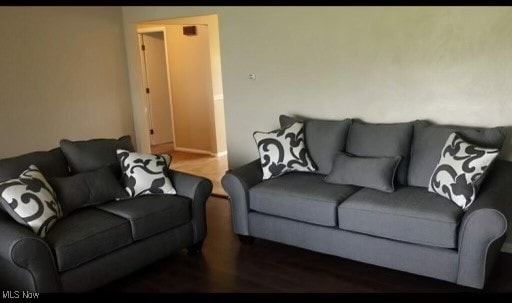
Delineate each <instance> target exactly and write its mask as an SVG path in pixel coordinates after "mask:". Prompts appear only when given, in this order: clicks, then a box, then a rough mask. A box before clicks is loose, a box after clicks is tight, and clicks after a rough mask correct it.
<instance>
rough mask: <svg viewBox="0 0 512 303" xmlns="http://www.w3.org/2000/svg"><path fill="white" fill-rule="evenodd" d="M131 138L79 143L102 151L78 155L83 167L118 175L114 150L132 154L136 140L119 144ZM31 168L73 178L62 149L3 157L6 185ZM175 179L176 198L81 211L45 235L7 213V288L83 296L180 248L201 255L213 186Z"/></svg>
mask: <svg viewBox="0 0 512 303" xmlns="http://www.w3.org/2000/svg"><path fill="white" fill-rule="evenodd" d="M124 138H125V139H126V138H127V140H121V139H120V140H119V141H117V140H103V139H100V140H91V141H78V142H79V144H78V145H75V147H76V146H79V147H84V148H88V147H91V146H92V148H89V149H90V150H93V151H95V152H96V154H95V155H94V157H92V158H91V157H89V158H88V157H85V156H84V155H78V156H79V157H80V161H79V163H80V164H81V165H85V166H89V167H91V168H92V167H94V166H96V167H98V166H112V168H114V170H117V171H119V167H116V166H118V164H116V162H117V161H116V160H115V159H116V158H115V149H116V148H119V147H121V148H127V149H133V147H131V143H130V142H128V143H127V144H124V146H123V144H121V145H122V146H119V145H120V141H129V137H124ZM91 142H92V145H91ZM121 143H122V142H121ZM125 143H126V142H125ZM61 144H62V143H61ZM61 146H62V145H61ZM105 149H107V150H109V149H110V150H111V152H109V153H105V152H104V151H105ZM75 152H80V150H78V151H75ZM30 164H34V165H36V166H37V167H38V168H39V169H40V170H41V172H42V173H43V175H44V176H45V177H46V178H47V179H48V180H49V181H50V180H52V178H62V177H68V176H70V175H71V174H72V173H71V172H70V169H69V166H70V163H68V161H67V158H66V157H65V155H64V154H63V152H62V150H61V148H55V149H53V150H50V151H44V152H32V153H28V154H25V155H21V156H18V157H13V158H7V159H1V160H0V182H2V181H4V180H8V179H11V178H15V177H17V176H18V175H19V174H20V173H21V172H22V171H24V170H25V169H26V168H27V167H28V166H29V165H30ZM170 178H171V181H172V183H173V185H174V187H175V188H176V191H177V194H176V195H168V194H161V195H146V196H141V197H135V198H127V199H123V200H120V201H106V202H105V203H101V204H98V205H93V206H87V207H82V208H80V209H78V210H75V211H73V212H71V213H70V214H68V215H66V216H64V217H63V218H61V219H59V220H58V221H57V222H56V223H55V224H54V225H53V226H52V227H51V229H50V230H49V232H48V233H47V234H46V236H45V237H44V238H41V237H39V236H37V235H36V234H35V233H34V232H33V231H32V230H30V229H29V228H28V227H26V226H23V225H21V224H19V223H17V222H16V221H15V220H14V219H12V218H11V217H10V216H9V215H8V214H7V213H5V212H3V211H0V288H1V289H3V290H30V291H38V292H82V291H87V290H91V289H94V288H96V287H99V286H101V285H104V284H106V283H108V282H111V281H113V280H115V279H118V278H120V277H122V276H125V275H127V274H129V273H131V272H133V271H135V270H137V269H140V268H142V267H143V266H146V265H148V264H150V263H152V262H155V261H156V260H158V259H161V258H164V257H166V256H168V255H169V254H171V253H174V252H177V251H179V250H181V249H184V248H188V249H189V251H192V252H198V251H200V249H201V245H202V243H203V240H204V238H205V236H206V217H205V203H206V200H207V198H208V197H209V195H210V193H211V189H212V183H211V181H209V180H208V179H205V178H201V177H196V176H193V175H189V174H186V173H182V172H178V171H171V172H170ZM50 183H51V182H50ZM80 189H81V188H80V186H78V187H77V188H76V190H80Z"/></svg>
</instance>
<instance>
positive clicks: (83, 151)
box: [60, 136, 134, 178]
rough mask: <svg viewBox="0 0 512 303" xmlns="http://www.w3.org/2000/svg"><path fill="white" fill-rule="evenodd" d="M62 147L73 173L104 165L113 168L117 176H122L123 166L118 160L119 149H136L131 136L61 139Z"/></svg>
mask: <svg viewBox="0 0 512 303" xmlns="http://www.w3.org/2000/svg"><path fill="white" fill-rule="evenodd" d="M60 148H61V149H62V152H63V153H64V156H65V157H66V159H67V160H68V162H69V168H70V169H71V172H72V173H73V174H77V173H84V172H88V171H93V170H97V169H99V168H101V167H103V166H109V167H111V168H112V171H113V172H114V175H115V176H116V177H117V178H120V177H121V166H120V165H119V162H118V160H117V154H116V150H117V149H124V150H128V151H134V148H133V145H132V141H131V137H130V136H123V137H121V138H119V139H103V138H102V139H92V140H87V141H70V140H66V139H63V140H61V141H60Z"/></svg>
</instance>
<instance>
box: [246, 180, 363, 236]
mask: <svg viewBox="0 0 512 303" xmlns="http://www.w3.org/2000/svg"><path fill="white" fill-rule="evenodd" d="M324 177H325V176H324V175H320V174H311V173H296V172H294V173H288V174H286V175H283V176H281V177H279V178H277V179H272V180H268V181H264V182H262V183H259V184H258V185H256V186H254V187H253V188H251V189H250V190H249V195H250V198H249V201H250V202H249V204H250V205H249V208H250V209H251V210H254V211H258V212H261V213H265V214H270V215H276V216H280V217H285V218H289V219H294V220H298V221H304V222H308V223H314V224H319V225H324V226H336V225H337V219H336V217H337V214H336V207H337V206H338V204H339V203H340V202H341V201H343V200H345V199H346V198H347V197H348V196H350V195H351V194H353V193H354V192H356V191H357V190H358V189H359V187H355V186H351V185H339V184H329V183H325V182H324V180H323V179H324Z"/></svg>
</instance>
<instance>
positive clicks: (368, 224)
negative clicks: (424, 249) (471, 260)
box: [338, 186, 463, 248]
mask: <svg viewBox="0 0 512 303" xmlns="http://www.w3.org/2000/svg"><path fill="white" fill-rule="evenodd" d="M462 214H463V211H462V210H461V208H460V207H458V206H457V205H456V204H455V203H453V202H451V201H450V200H448V199H446V198H443V197H441V196H439V195H437V194H434V193H431V192H428V191H427V189H425V188H422V187H412V186H402V187H399V188H398V189H396V190H395V191H394V192H393V193H386V192H382V191H378V190H374V189H369V188H364V189H361V190H360V191H358V192H357V193H355V194H354V195H352V196H350V197H349V198H348V199H347V200H345V201H344V202H343V203H341V204H340V205H339V206H338V222H339V224H338V226H339V227H340V228H341V229H344V230H349V231H355V232H360V233H364V234H369V235H373V236H378V237H383V238H389V239H393V240H399V241H403V242H409V243H415V244H421V245H427V246H435V247H443V248H456V247H457V227H458V223H459V220H460V219H461V217H462Z"/></svg>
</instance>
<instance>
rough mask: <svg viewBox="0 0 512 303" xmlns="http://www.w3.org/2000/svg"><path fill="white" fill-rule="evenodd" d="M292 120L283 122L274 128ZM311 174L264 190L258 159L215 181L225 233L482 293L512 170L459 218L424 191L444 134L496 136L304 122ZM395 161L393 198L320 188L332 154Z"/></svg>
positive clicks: (495, 171) (501, 164) (481, 139)
mask: <svg viewBox="0 0 512 303" xmlns="http://www.w3.org/2000/svg"><path fill="white" fill-rule="evenodd" d="M294 119H295V118H292V117H288V116H284V115H282V116H281V117H280V122H281V126H285V125H286V124H287V123H290V121H293V120H294ZM304 123H305V124H304V125H305V126H304V128H305V131H304V132H305V139H306V145H307V148H308V150H309V152H310V155H311V158H312V160H313V161H314V162H315V163H316V165H317V166H318V171H317V172H316V173H311V172H289V173H286V174H284V175H282V176H280V177H278V178H274V179H270V180H265V181H262V175H263V173H262V166H261V162H260V159H257V160H255V161H252V162H250V163H248V164H246V165H244V166H241V167H238V168H235V169H232V170H230V171H228V172H227V173H226V175H225V176H224V177H223V179H222V185H223V187H224V189H225V190H226V192H227V193H228V196H229V200H230V203H231V209H232V219H233V229H234V232H235V233H236V234H238V235H239V236H240V239H241V240H242V241H243V242H249V243H252V241H253V240H254V238H261V239H267V240H271V241H276V242H281V243H284V244H288V245H293V246H297V247H301V248H305V249H309V250H313V251H317V252H321V253H326V254H331V255H336V256H340V257H344V258H348V259H353V260H357V261H361V262H366V263H370V264H374V265H379V266H384V267H388V268H392V269H396V270H401V271H406V272H410V273H414V274H419V275H424V276H429V277H433V278H437V279H442V280H446V281H449V282H453V283H457V284H459V285H464V286H469V287H473V288H483V287H484V284H485V281H486V278H487V277H488V275H489V273H490V271H491V269H492V266H493V264H494V261H495V260H496V258H497V256H498V254H499V252H500V249H501V246H502V244H503V242H504V240H505V237H506V231H507V219H506V215H507V214H508V213H507V212H508V210H509V208H510V202H511V200H512V183H511V180H512V163H511V162H508V161H505V160H500V159H497V160H495V162H494V163H493V165H492V167H491V168H490V170H489V171H488V174H487V176H486V178H485V179H484V181H483V183H482V184H481V187H480V190H479V193H478V196H477V199H476V200H475V201H474V202H473V203H472V204H471V205H470V206H469V208H467V209H466V210H465V211H463V210H462V209H461V208H459V207H458V206H457V205H455V204H454V203H453V202H452V201H450V200H448V199H446V198H444V197H441V196H439V195H436V194H434V193H432V192H429V191H428V190H427V187H428V184H429V183H428V182H429V178H430V175H431V174H432V171H433V170H434V168H435V166H436V162H437V160H438V159H439V154H440V152H441V149H442V148H443V144H444V142H445V141H446V139H447V137H448V136H449V134H450V133H452V132H454V131H456V132H457V133H459V134H461V135H462V136H464V137H465V138H467V139H468V140H472V141H474V142H477V143H478V144H481V145H485V146H492V147H496V148H501V146H502V144H503V141H504V139H505V136H504V131H503V129H502V128H487V129H486V128H472V127H460V126H446V125H435V124H433V123H430V122H427V121H420V120H418V121H413V122H409V123H394V124H391V123H388V124H373V123H365V122H363V121H360V120H352V119H345V120H341V121H334V120H332V121H331V120H319V119H304ZM340 151H346V152H348V153H351V154H356V155H360V156H397V155H398V156H401V157H402V161H401V162H400V166H398V169H397V176H396V181H395V183H396V184H395V190H394V192H390V193H388V192H383V191H379V190H375V189H372V188H363V187H358V186H352V185H339V184H329V183H326V182H324V178H325V176H326V174H329V172H330V170H331V168H332V165H333V164H332V162H333V159H334V157H335V155H336V153H338V152H340Z"/></svg>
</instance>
